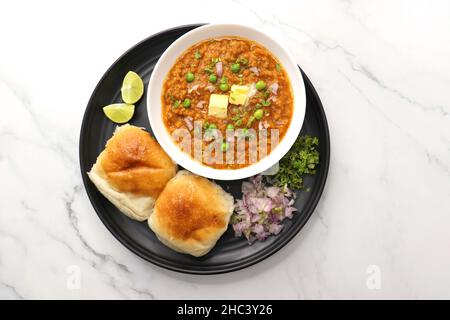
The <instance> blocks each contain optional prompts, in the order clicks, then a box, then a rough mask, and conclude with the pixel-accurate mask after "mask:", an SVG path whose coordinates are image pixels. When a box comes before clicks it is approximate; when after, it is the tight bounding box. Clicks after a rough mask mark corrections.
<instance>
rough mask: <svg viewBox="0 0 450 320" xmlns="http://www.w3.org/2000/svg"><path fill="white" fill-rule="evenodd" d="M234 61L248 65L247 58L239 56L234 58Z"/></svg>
mask: <svg viewBox="0 0 450 320" xmlns="http://www.w3.org/2000/svg"><path fill="white" fill-rule="evenodd" d="M236 63H239V64H242V65H244V66H246V65H248V59H246V58H241V57H239V58H237V59H236Z"/></svg>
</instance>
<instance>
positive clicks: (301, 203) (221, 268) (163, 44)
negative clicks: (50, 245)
mask: <svg viewBox="0 0 450 320" xmlns="http://www.w3.org/2000/svg"><path fill="white" fill-rule="evenodd" d="M198 26H199V25H189V26H182V27H177V28H174V29H170V30H166V31H163V32H161V33H158V34H156V35H154V36H151V37H150V38H147V39H145V40H144V41H142V42H141V43H138V44H137V45H136V46H134V47H133V48H131V49H130V50H129V51H127V52H126V53H125V54H124V55H123V56H121V57H120V58H119V59H118V60H117V61H116V62H115V63H114V64H113V65H112V66H111V67H110V68H109V70H108V71H106V73H105V74H104V75H103V77H102V78H101V80H100V82H99V83H98V85H97V87H96V88H95V90H94V92H93V93H92V96H91V99H90V100H89V103H88V105H87V108H86V112H85V115H84V118H83V124H82V126H81V133H80V167H81V175H82V176H83V181H84V186H85V188H86V192H87V194H88V196H89V199H90V200H91V203H92V205H93V207H94V209H95V211H96V212H97V214H98V216H99V217H100V219H101V220H102V222H103V223H104V224H105V226H106V227H107V228H108V229H109V231H111V233H112V234H113V235H114V236H115V237H116V238H117V239H118V240H119V241H120V242H121V243H122V244H123V245H124V246H126V247H127V248H128V249H130V250H131V251H133V252H134V253H136V254H137V255H139V256H140V257H142V258H144V259H146V260H148V261H150V262H152V263H154V264H156V265H158V266H161V267H164V268H167V269H170V270H174V271H179V272H185V273H194V274H214V273H223V272H230V271H234V270H238V269H242V268H245V267H248V266H250V265H252V264H255V263H257V262H259V261H261V260H263V259H265V258H267V257H269V256H270V255H272V254H273V253H275V252H276V251H278V250H280V249H281V248H282V247H283V246H284V245H285V244H286V243H287V242H288V241H289V240H291V239H292V238H293V237H294V236H295V235H296V234H297V233H298V232H299V231H300V229H301V228H302V227H303V226H304V225H305V223H306V221H307V220H308V219H309V217H310V216H311V214H312V213H313V211H314V208H315V207H316V205H317V203H318V201H319V199H320V196H321V194H322V190H323V188H324V185H325V181H326V178H327V173H328V165H329V159H330V139H329V133H328V125H327V120H326V118H325V113H324V110H323V108H322V104H321V102H320V99H319V97H318V95H317V93H316V91H315V90H314V87H313V86H312V84H311V82H310V81H309V79H308V78H307V77H306V75H305V74H304V73H303V72H302V74H303V79H304V82H305V86H306V96H307V99H306V101H307V107H306V118H305V122H304V124H303V128H302V131H301V134H310V135H314V136H318V137H319V140H320V156H321V162H320V166H319V169H318V173H317V174H316V175H314V176H311V177H307V178H306V184H307V185H308V186H309V187H310V188H311V190H310V192H300V193H298V197H297V200H296V203H295V206H296V207H297V209H298V212H297V213H296V214H295V215H294V218H293V219H292V220H289V219H287V220H285V227H284V229H283V231H282V232H281V233H280V234H279V235H278V236H272V237H269V238H268V239H267V240H266V241H264V242H256V243H254V244H252V245H251V246H250V245H248V243H247V241H246V240H245V239H244V238H236V237H234V235H233V231H232V228H231V227H230V228H228V230H227V232H226V233H225V234H224V235H223V236H222V238H221V239H220V240H219V241H218V243H217V245H216V246H215V247H214V248H213V250H211V252H209V253H208V254H207V255H206V256H204V257H201V258H194V257H191V256H189V255H184V254H180V253H177V252H175V251H173V250H171V249H169V248H167V247H165V246H164V245H163V244H162V243H161V242H160V241H159V240H158V239H157V238H156V236H155V234H154V233H153V232H152V231H151V230H150V229H149V228H148V226H147V223H146V222H137V221H134V220H131V219H129V218H127V217H126V216H125V215H123V214H121V213H120V212H119V211H118V210H117V209H116V208H115V207H114V206H113V205H112V204H111V203H110V202H109V201H108V200H106V199H105V198H104V197H103V196H102V195H101V194H100V192H98V191H97V189H96V187H95V186H94V185H93V184H92V183H91V182H90V180H89V178H88V177H87V175H86V172H87V171H89V170H90V168H91V167H92V165H93V164H94V163H95V161H96V158H97V156H98V155H99V154H100V152H101V151H102V150H103V149H104V147H105V143H106V141H107V140H108V139H109V138H110V137H111V136H112V134H113V131H114V129H115V127H116V125H115V124H114V123H112V122H111V121H109V120H108V119H107V118H106V117H105V115H104V114H103V111H102V106H105V105H108V104H110V103H115V102H120V101H121V96H120V87H121V84H122V79H123V77H124V76H125V74H126V73H127V72H128V71H129V70H133V71H135V72H137V73H138V74H139V75H140V76H141V77H142V79H143V80H144V83H145V85H146V86H147V84H148V81H149V78H150V75H151V73H152V71H153V67H154V66H155V63H156V62H157V60H158V58H159V57H160V56H161V54H162V53H163V52H164V50H165V49H166V48H167V47H168V46H169V45H170V44H171V43H172V42H174V41H175V40H176V39H177V38H178V37H180V36H181V35H183V34H184V33H186V32H188V31H190V30H192V29H194V28H196V27H198ZM131 124H133V125H137V126H141V127H145V128H146V129H147V130H149V131H151V128H150V124H149V121H148V118H147V106H146V99H145V97H144V98H143V99H141V100H140V101H139V102H138V104H137V105H136V113H135V115H134V117H133V119H132V120H131ZM293 125H300V124H295V123H294V124H293ZM180 165H182V164H180ZM216 182H217V183H219V184H220V185H221V186H222V187H223V188H224V189H225V190H227V191H228V192H230V193H232V194H233V196H234V197H237V198H240V197H241V191H240V188H241V182H242V180H237V181H216Z"/></svg>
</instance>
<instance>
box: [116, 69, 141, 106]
mask: <svg viewBox="0 0 450 320" xmlns="http://www.w3.org/2000/svg"><path fill="white" fill-rule="evenodd" d="M120 91H121V92H122V100H123V101H125V102H126V103H128V104H133V103H136V102H138V101H139V99H140V98H141V97H142V95H143V94H144V82H142V79H141V77H139V75H138V74H137V73H136V72H133V71H128V73H127V74H126V76H125V78H123V82H122V88H121V89H120Z"/></svg>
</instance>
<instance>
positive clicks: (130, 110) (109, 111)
mask: <svg viewBox="0 0 450 320" xmlns="http://www.w3.org/2000/svg"><path fill="white" fill-rule="evenodd" d="M103 112H104V113H105V115H106V116H107V117H108V119H109V120H111V121H112V122H115V123H125V122H128V121H130V119H131V118H132V117H133V114H134V105H133V104H126V103H114V104H110V105H108V106H106V107H103Z"/></svg>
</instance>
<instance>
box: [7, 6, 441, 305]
mask: <svg viewBox="0 0 450 320" xmlns="http://www.w3.org/2000/svg"><path fill="white" fill-rule="evenodd" d="M158 3H159V6H158V7H157V8H156V7H154V6H153V5H152V4H151V1H139V2H137V1H101V2H100V1H96V2H95V3H89V4H87V3H86V4H81V3H78V2H71V3H68V2H61V1H52V2H50V1H28V2H25V1H4V2H1V4H0V12H1V13H2V15H1V19H0V39H1V45H0V48H1V49H0V107H1V109H0V110H1V114H0V146H1V148H0V297H1V298H11V299H17V298H27V299H30V298H89V299H90V298H119V299H122V298H137V299H141V298H142V299H153V298H155V299H164V298H180V299H183V298H214V299H222V298H294V299H296V298H307V299H314V298H450V2H448V1H350V0H346V1H344V0H342V1H333V0H329V1H263V0H258V1H247V0H246V1H243V0H240V1H225V0H223V1H205V2H201V1H195V0H190V1H178V2H176V3H175V2H172V1H158ZM177 8H178V9H177ZM239 21H241V22H246V23H248V24H251V25H254V26H257V27H259V28H261V29H262V30H266V31H268V32H271V33H275V34H278V36H279V37H280V38H281V39H284V40H286V41H287V42H288V44H289V46H290V49H291V50H292V52H293V53H294V55H295V57H296V59H297V61H298V63H299V64H300V65H301V66H302V67H303V68H304V70H305V71H306V73H307V74H308V76H309V77H310V78H311V80H312V81H313V83H314V84H315V86H316V87H317V89H318V91H319V94H320V96H321V98H322V101H323V103H324V106H325V109H326V112H327V115H328V119H329V126H330V131H331V139H332V159H331V165H330V173H329V178H328V183H327V186H326V188H325V192H324V195H323V198H322V199H321V202H320V204H319V206H318V208H317V210H316V212H315V214H314V215H313V217H312V218H311V219H310V221H309V222H308V224H307V225H306V227H305V228H304V229H303V230H302V232H301V233H300V234H299V235H298V236H297V237H296V238H295V239H294V240H293V241H292V242H291V243H289V244H288V245H287V246H286V247H285V248H284V249H283V250H282V251H280V252H279V253H277V254H275V255H274V256H272V257H270V258H269V259H267V260H265V261H263V262H261V263H259V264H257V265H255V266H253V267H251V268H248V269H246V270H242V271H239V272H235V273H231V274H225V275H218V276H191V275H183V274H177V273H173V272H170V271H165V270H162V269H160V268H158V267H155V266H153V265H151V264H149V263H147V262H145V261H143V260H141V259H140V258H138V257H136V256H135V255H133V254H132V253H131V252H130V251H128V250H127V249H126V248H125V247H123V246H122V245H121V244H120V243H119V242H118V241H116V240H115V239H114V238H113V236H112V235H111V234H110V233H109V232H108V231H107V229H106V228H105V227H104V226H103V224H102V223H101V222H100V220H99V219H98V217H97V215H96V214H95V212H94V210H93V209H92V207H91V205H90V202H89V200H88V198H87V195H86V193H85V190H84V188H83V186H82V182H81V177H80V172H79V164H78V134H79V129H80V125H81V120H82V116H83V112H84V109H85V106H86V103H87V101H88V99H89V96H90V94H91V92H92V90H93V89H94V86H95V85H96V83H97V81H98V80H99V79H100V77H101V75H102V74H103V72H104V71H105V70H106V69H107V68H108V67H109V66H110V65H111V63H112V62H113V61H114V60H115V59H116V58H117V57H118V56H120V55H121V54H122V53H123V52H124V51H125V50H126V49H128V48H129V47H131V46H132V45H133V44H135V43H136V42H138V41H140V40H141V39H143V38H145V37H147V36H149V35H151V34H153V33H155V32H157V31H159V30H162V29H165V28H168V27H172V26H176V25H180V24H186V23H195V22H239ZM73 265H74V266H78V267H79V270H80V272H81V286H80V288H79V289H74V288H72V287H71V286H70V285H69V287H68V286H67V284H68V280H69V284H70V278H68V276H69V274H70V273H71V272H72V269H70V268H71V267H70V266H73ZM371 265H376V266H378V267H376V270H375V273H371V275H372V276H374V275H376V274H378V271H379V274H380V276H381V278H380V279H381V282H380V283H381V287H380V288H379V289H376V288H375V289H374V288H373V286H371V285H369V286H367V281H368V277H369V276H370V275H369V274H368V273H367V271H368V268H369V266H371ZM369 271H370V272H372V271H371V269H370V268H369ZM370 283H371V282H370V279H369V284H370Z"/></svg>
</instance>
